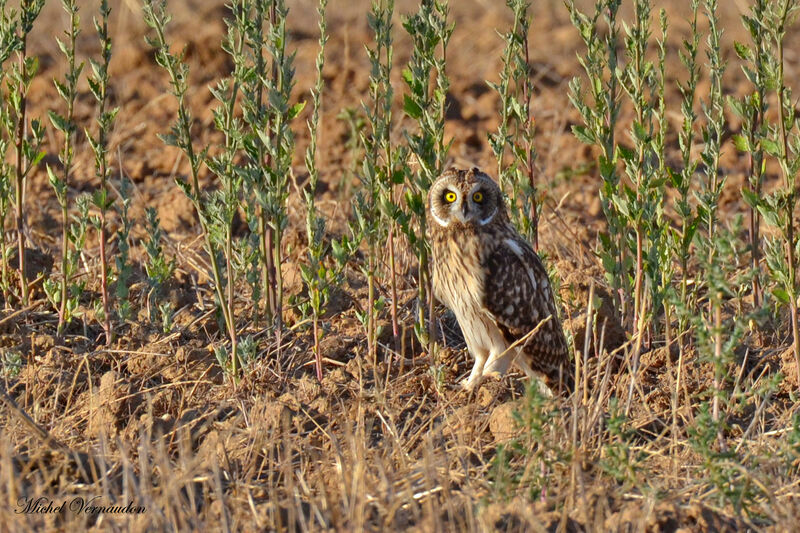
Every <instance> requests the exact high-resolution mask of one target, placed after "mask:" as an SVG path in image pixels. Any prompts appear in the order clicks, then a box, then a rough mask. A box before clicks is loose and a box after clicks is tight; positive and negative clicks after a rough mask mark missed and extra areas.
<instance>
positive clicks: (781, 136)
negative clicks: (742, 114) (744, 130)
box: [750, 0, 800, 379]
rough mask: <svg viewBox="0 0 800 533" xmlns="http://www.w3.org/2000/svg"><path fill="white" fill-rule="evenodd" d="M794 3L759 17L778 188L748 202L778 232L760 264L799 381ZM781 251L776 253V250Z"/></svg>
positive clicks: (799, 150) (799, 156) (799, 163)
mask: <svg viewBox="0 0 800 533" xmlns="http://www.w3.org/2000/svg"><path fill="white" fill-rule="evenodd" d="M799 10H800V3H798V2H797V1H796V0H781V1H780V2H773V3H770V4H769V5H768V7H767V9H766V12H765V13H764V19H765V20H764V21H762V24H763V26H765V27H766V29H767V32H768V34H769V37H770V40H771V46H772V47H773V52H774V53H775V54H776V55H777V57H775V58H774V59H773V60H772V65H773V68H774V70H773V72H772V74H773V77H772V80H771V81H772V83H771V85H772V87H773V88H774V90H775V96H776V98H777V106H776V107H777V112H778V117H777V122H778V124H777V125H774V124H770V125H769V127H768V133H767V136H766V137H765V138H763V139H761V143H762V145H763V147H764V150H765V151H766V152H767V153H768V154H769V155H771V156H773V157H774V158H775V159H777V161H778V164H779V166H780V169H781V177H782V184H781V187H780V188H779V189H777V190H776V191H774V192H773V193H772V194H769V195H767V196H764V197H762V198H751V199H750V202H751V204H753V203H755V204H756V205H757V207H758V210H759V212H760V213H761V215H762V216H763V217H764V220H765V221H766V222H767V224H769V225H770V226H773V227H775V228H777V229H778V231H779V232H780V240H781V241H782V242H781V243H780V244H778V242H777V239H770V240H769V241H768V242H767V249H766V256H767V257H766V260H767V265H768V267H769V271H770V274H771V275H772V278H773V281H774V283H775V287H774V288H773V290H772V295H773V296H774V297H775V298H776V299H777V300H778V301H780V302H781V303H782V304H783V305H785V306H787V307H788V308H789V321H790V324H791V330H792V339H793V348H794V359H795V364H796V365H797V376H798V378H799V379H800V325H799V324H798V316H797V314H798V312H797V299H798V296H800V285H799V284H798V279H797V278H798V276H797V269H798V255H800V250H798V248H800V239H798V235H797V229H796V228H795V215H794V213H795V209H796V208H797V200H798V191H797V173H798V172H800V124H798V117H797V112H796V109H795V103H794V101H793V100H792V92H791V89H790V88H789V87H787V85H786V79H785V64H786V60H785V57H784V52H785V45H786V43H785V38H786V31H787V28H788V26H789V25H790V24H791V23H792V22H794V20H795V18H796V14H797V12H798V11H799ZM781 247H782V248H783V251H782V253H781V252H780V251H779V250H780V248H781Z"/></svg>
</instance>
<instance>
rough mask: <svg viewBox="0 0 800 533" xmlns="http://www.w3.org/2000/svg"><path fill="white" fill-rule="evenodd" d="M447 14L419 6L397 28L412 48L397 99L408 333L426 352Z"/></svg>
mask: <svg viewBox="0 0 800 533" xmlns="http://www.w3.org/2000/svg"><path fill="white" fill-rule="evenodd" d="M448 13H449V8H448V5H447V2H440V1H436V0H433V1H425V2H422V3H421V4H420V7H419V11H418V12H417V13H415V14H413V15H410V16H408V17H406V18H405V20H404V21H403V27H404V28H405V30H406V32H408V34H409V35H410V36H411V41H412V44H413V49H412V52H411V58H410V59H409V62H408V66H407V67H406V68H405V69H404V70H403V79H404V80H405V82H406V85H407V86H408V92H407V93H406V94H404V95H403V109H404V110H405V113H406V114H407V115H408V116H409V117H411V118H412V119H414V120H415V121H416V122H417V132H416V133H410V132H406V141H407V143H408V147H409V150H410V153H411V154H412V155H413V156H414V161H415V162H416V167H417V168H416V169H414V170H413V171H412V170H411V169H409V170H408V171H407V174H408V175H407V178H406V192H405V203H406V208H407V210H408V214H409V217H410V219H413V220H416V221H418V223H417V224H416V225H411V224H408V225H407V226H406V227H404V228H403V229H404V232H405V233H406V236H407V238H408V241H409V244H410V245H411V249H412V250H413V251H414V254H415V255H416V257H417V262H418V264H419V273H418V275H417V304H418V307H417V311H418V315H417V322H416V323H415V326H414V328H415V331H416V334H417V337H418V338H419V339H420V340H421V341H422V343H423V344H424V345H426V346H428V349H429V351H430V350H431V349H432V348H433V346H432V343H434V342H435V333H436V329H435V322H436V321H435V319H434V316H433V301H434V299H433V297H432V295H431V294H430V285H431V275H430V268H429V264H428V256H429V254H430V250H429V246H428V243H427V241H426V240H425V232H426V227H427V221H426V217H425V195H426V194H427V192H428V189H429V188H430V186H431V183H433V180H435V179H436V178H437V177H438V176H439V174H441V173H442V171H443V170H444V164H445V160H446V158H447V152H448V151H449V149H450V145H451V144H452V140H451V141H450V142H447V143H446V142H445V140H444V121H445V112H446V103H445V101H446V96H447V91H448V89H449V88H450V81H449V79H448V78H447V74H446V72H445V68H446V66H447V44H448V42H449V41H450V37H451V36H452V34H453V28H454V27H455V26H454V25H453V24H450V23H448V21H447V17H448ZM426 313H427V319H426V318H425V317H426ZM426 323H427V330H426ZM429 343H430V344H431V345H429Z"/></svg>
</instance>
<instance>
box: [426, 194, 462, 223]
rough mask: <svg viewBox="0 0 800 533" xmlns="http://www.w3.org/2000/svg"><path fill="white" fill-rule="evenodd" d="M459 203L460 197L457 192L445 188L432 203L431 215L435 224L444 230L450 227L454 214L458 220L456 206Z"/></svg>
mask: <svg viewBox="0 0 800 533" xmlns="http://www.w3.org/2000/svg"><path fill="white" fill-rule="evenodd" d="M460 203H461V195H460V194H459V192H458V191H456V190H455V189H451V188H449V187H447V188H445V189H444V190H443V191H442V192H441V193H440V194H439V197H438V198H437V199H435V201H434V202H433V205H432V209H431V215H432V216H433V219H434V220H435V221H436V223H437V224H439V225H440V226H441V227H443V228H446V227H447V226H449V225H450V221H451V220H452V217H453V215H454V214H456V218H459V217H458V215H457V212H458V205H459V204H460Z"/></svg>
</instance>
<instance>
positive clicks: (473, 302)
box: [427, 168, 573, 391]
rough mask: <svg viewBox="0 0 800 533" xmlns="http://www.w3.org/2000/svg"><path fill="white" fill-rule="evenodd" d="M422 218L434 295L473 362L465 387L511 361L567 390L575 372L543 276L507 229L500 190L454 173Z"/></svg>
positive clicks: (438, 187) (431, 194) (435, 189)
mask: <svg viewBox="0 0 800 533" xmlns="http://www.w3.org/2000/svg"><path fill="white" fill-rule="evenodd" d="M427 214H428V238H429V239H430V243H431V248H432V261H431V264H432V271H433V272H432V274H433V292H434V295H435V296H436V298H437V299H438V300H439V301H440V302H442V303H444V304H445V305H446V306H447V307H449V308H450V309H451V310H452V311H453V313H454V314H455V315H456V318H457V319H458V323H459V326H461V330H462V332H463V334H464V339H465V341H466V343H467V348H468V349H469V352H470V353H471V354H472V356H473V357H474V358H475V364H474V366H473V367H472V372H471V373H470V375H469V377H468V378H467V379H466V381H464V382H463V386H464V388H466V389H468V390H473V389H474V388H475V387H476V386H477V385H479V384H480V382H481V378H482V377H483V376H484V375H497V376H502V375H504V374H505V373H506V372H507V371H508V368H509V366H510V365H511V363H512V362H514V363H516V364H517V365H518V366H519V367H520V368H521V369H522V370H523V371H524V372H525V373H526V374H527V375H528V376H531V377H533V376H538V377H543V378H544V380H545V383H546V384H547V386H548V387H549V388H550V389H551V391H552V390H558V389H561V388H562V387H559V385H563V389H564V390H571V389H572V379H573V377H572V376H573V367H572V363H571V362H570V358H569V354H568V351H567V342H566V339H565V338H564V332H563V330H562V329H561V323H560V322H559V319H558V314H557V311H556V306H555V302H554V300H553V291H552V290H551V288H550V282H549V280H548V278H547V272H546V271H545V269H544V266H543V265H542V262H541V260H540V259H539V256H537V255H536V252H534V251H533V248H531V246H530V244H528V242H526V241H525V239H523V238H522V236H521V235H520V234H519V233H518V232H517V230H516V229H515V228H514V226H513V225H512V224H511V222H510V220H509V218H508V213H507V210H506V205H505V202H504V200H503V195H502V193H501V191H500V188H499V187H498V186H497V184H496V183H495V182H494V181H493V180H492V179H491V178H490V177H489V176H487V175H486V174H484V173H483V172H481V171H480V170H479V169H477V168H473V169H471V170H459V169H455V168H451V169H449V170H447V171H446V172H444V174H442V175H441V176H440V177H439V178H438V179H437V180H436V181H435V182H434V183H433V185H432V186H431V188H430V190H429V191H428V199H427ZM548 317H549V320H547V322H545V323H544V324H542V325H541V327H540V328H539V329H538V330H537V331H536V332H535V333H533V334H530V333H531V331H533V330H534V329H535V328H536V327H537V326H538V325H539V324H540V322H541V321H543V320H545V319H547V318H548ZM515 342H517V343H518V344H517V345H516V346H515V347H511V346H512V345H513V344H514V343H515ZM510 347H511V348H510ZM509 348H510V349H509Z"/></svg>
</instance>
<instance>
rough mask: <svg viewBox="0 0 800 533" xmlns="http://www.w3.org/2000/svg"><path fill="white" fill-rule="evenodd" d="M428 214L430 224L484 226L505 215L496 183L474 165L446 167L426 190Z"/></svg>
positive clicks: (441, 225) (505, 216)
mask: <svg viewBox="0 0 800 533" xmlns="http://www.w3.org/2000/svg"><path fill="white" fill-rule="evenodd" d="M428 214H429V215H430V218H431V219H432V220H433V222H432V223H433V224H434V225H438V226H440V227H442V228H447V227H451V226H458V225H463V226H478V227H480V226H486V225H487V224H489V223H491V222H493V221H495V222H497V221H500V220H503V219H504V218H507V215H506V207H505V203H504V202H503V195H502V193H501V192H500V187H498V186H497V184H496V183H495V182H494V180H492V178H490V177H489V176H487V175H486V174H484V173H483V172H481V171H480V170H479V169H477V168H471V169H469V170H460V169H457V168H450V169H448V170H446V171H445V172H444V174H442V175H441V176H439V178H438V179H437V180H436V181H435V182H434V183H433V185H431V188H430V190H429V191H428Z"/></svg>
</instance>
